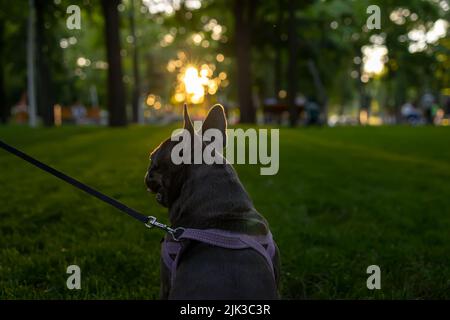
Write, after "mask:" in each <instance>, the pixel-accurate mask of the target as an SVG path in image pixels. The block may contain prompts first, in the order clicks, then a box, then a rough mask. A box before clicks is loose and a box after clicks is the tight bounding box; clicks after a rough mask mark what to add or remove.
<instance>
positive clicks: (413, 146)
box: [0, 127, 450, 299]
mask: <svg viewBox="0 0 450 320" xmlns="http://www.w3.org/2000/svg"><path fill="white" fill-rule="evenodd" d="M172 129H173V127H129V128H127V129H109V128H88V127H84V128H78V127H63V128H57V129H30V128H22V127H0V139H2V140H4V141H6V142H8V143H10V144H13V145H15V146H16V147H18V148H20V149H22V150H24V151H25V152H27V153H29V154H30V155H33V156H35V157H37V158H39V159H40V160H41V161H43V162H46V163H48V164H50V165H52V166H55V167H56V168H58V169H60V170H62V171H63V172H65V173H67V174H69V175H72V176H74V177H76V178H78V179H80V180H81V181H83V182H85V183H87V184H89V185H91V186H93V187H95V188H97V189H99V190H100V191H103V192H105V193H106V194H108V195H111V196H113V197H115V198H116V199H118V200H120V201H122V202H124V203H126V204H127V205H129V206H131V207H133V208H135V209H137V210H139V211H141V212H143V213H146V214H152V215H155V216H157V217H159V218H160V219H161V220H162V221H167V213H166V210H165V209H164V208H162V207H160V206H159V205H158V204H157V203H156V201H155V199H154V197H151V196H150V195H149V194H148V193H147V191H146V189H145V187H144V183H143V178H144V172H145V170H146V167H147V164H148V154H149V151H150V150H151V149H152V148H154V147H155V146H157V145H158V143H159V142H160V141H161V140H162V139H163V138H166V137H167V136H169V134H170V132H171V130H172ZM235 167H236V169H237V171H238V173H239V176H240V178H241V181H242V182H243V184H244V185H245V187H246V188H247V190H248V192H249V193H250V195H251V196H252V198H253V200H254V202H255V206H256V208H257V209H258V210H259V211H260V212H261V213H262V214H263V215H264V216H265V217H266V218H267V219H268V221H269V223H270V225H271V228H272V232H273V234H274V237H275V239H276V241H277V243H278V245H279V247H280V251H281V258H282V287H281V293H282V296H283V297H284V298H308V299H311V298H339V299H346V298H358V299H359V298H383V299H392V298H419V299H420V298H450V128H448V127H447V128H444V127H439V128H435V127H417V128H411V127H366V128H354V127H342V128H311V129H309V128H306V129H305V128H301V129H282V130H281V132H280V171H279V173H278V174H277V175H275V176H260V175H259V166H255V165H253V166H249V165H239V166H235ZM161 236H162V233H161V232H160V231H157V230H154V231H153V230H152V231H149V230H148V229H146V228H145V227H144V226H142V225H141V224H139V223H137V222H136V221H134V220H133V219H131V218H129V217H127V216H126V215H125V214H123V213H121V212H119V211H117V210H115V209H114V208H112V207H109V206H108V205H106V204H104V203H102V202H100V201H98V200H96V199H95V198H92V197H90V196H87V195H86V194H84V193H83V192H81V191H78V190H76V189H74V188H73V187H71V186H69V185H67V184H65V183H63V182H61V181H59V180H57V179H55V178H54V177H52V176H50V175H48V174H46V173H44V172H42V171H40V170H38V169H37V168H35V167H33V166H31V165H29V164H27V163H25V162H24V161H22V160H20V159H18V158H16V157H14V156H12V155H10V154H7V153H6V152H4V151H3V150H0V298H2V299H17V298H20V299H24V298H26V299H35V298H39V299H43V298H54V299H72V298H82V299H94V298H95V299H116V298H125V299H127V298H132V299H136V298H142V299H153V298H157V297H158V290H159V240H160V238H161ZM71 264H77V265H79V266H80V267H81V270H82V271H81V276H82V289H81V290H68V289H67V288H66V279H67V277H68V274H66V268H67V266H68V265H71ZM372 264H375V265H379V266H380V268H381V290H374V291H371V290H368V289H367V287H366V279H367V277H368V275H367V274H366V268H367V267H368V266H369V265H372Z"/></svg>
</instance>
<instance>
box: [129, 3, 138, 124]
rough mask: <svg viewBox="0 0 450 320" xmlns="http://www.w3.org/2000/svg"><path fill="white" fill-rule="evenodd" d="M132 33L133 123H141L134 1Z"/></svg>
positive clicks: (132, 6) (131, 13)
mask: <svg viewBox="0 0 450 320" xmlns="http://www.w3.org/2000/svg"><path fill="white" fill-rule="evenodd" d="M130 29H131V30H130V32H131V36H132V37H133V78H134V83H133V85H134V86H133V93H132V101H131V105H132V109H133V122H134V123H138V122H139V97H140V94H141V90H140V89H141V80H140V75H139V65H138V46H137V42H136V27H135V18H134V0H130Z"/></svg>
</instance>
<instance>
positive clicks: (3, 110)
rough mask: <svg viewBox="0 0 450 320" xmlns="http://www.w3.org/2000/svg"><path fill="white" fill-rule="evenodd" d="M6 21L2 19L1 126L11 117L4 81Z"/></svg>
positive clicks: (0, 60)
mask: <svg viewBox="0 0 450 320" xmlns="http://www.w3.org/2000/svg"><path fill="white" fill-rule="evenodd" d="M4 32H5V21H4V20H3V19H2V17H0V124H2V123H6V122H7V121H8V116H9V108H8V107H7V106H6V92H5V81H4V73H5V70H4V61H3V59H4V54H3V48H4V47H5V40H4V36H5V34H4Z"/></svg>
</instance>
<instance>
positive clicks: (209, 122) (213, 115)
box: [202, 104, 227, 147]
mask: <svg viewBox="0 0 450 320" xmlns="http://www.w3.org/2000/svg"><path fill="white" fill-rule="evenodd" d="M208 129H217V130H219V131H220V132H221V133H222V137H223V146H224V147H225V146H226V144H227V143H226V138H227V118H226V116H225V110H224V109H223V107H222V106H221V105H220V104H216V105H215V106H214V107H212V108H211V109H210V110H209V112H208V115H207V116H206V119H205V121H204V122H203V125H202V133H204V132H205V131H206V130H208Z"/></svg>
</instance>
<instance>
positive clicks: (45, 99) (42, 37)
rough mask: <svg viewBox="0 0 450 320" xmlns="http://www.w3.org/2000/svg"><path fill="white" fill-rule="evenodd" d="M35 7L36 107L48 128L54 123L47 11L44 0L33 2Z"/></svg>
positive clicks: (47, 3)
mask: <svg viewBox="0 0 450 320" xmlns="http://www.w3.org/2000/svg"><path fill="white" fill-rule="evenodd" d="M35 1H36V2H35V7H36V30H37V32H36V39H35V40H36V62H37V63H36V66H37V68H36V69H37V70H36V71H37V80H38V81H37V86H36V89H37V107H38V111H39V113H40V115H41V117H42V120H43V123H44V125H45V126H47V127H50V126H53V125H54V123H55V120H54V115H53V104H54V97H53V94H52V92H53V90H52V77H51V68H50V65H49V63H48V56H49V51H50V50H51V46H49V45H48V41H47V30H46V28H45V23H46V19H45V13H46V10H47V11H48V9H49V4H50V5H51V2H50V3H49V2H47V1H46V0H35Z"/></svg>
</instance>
